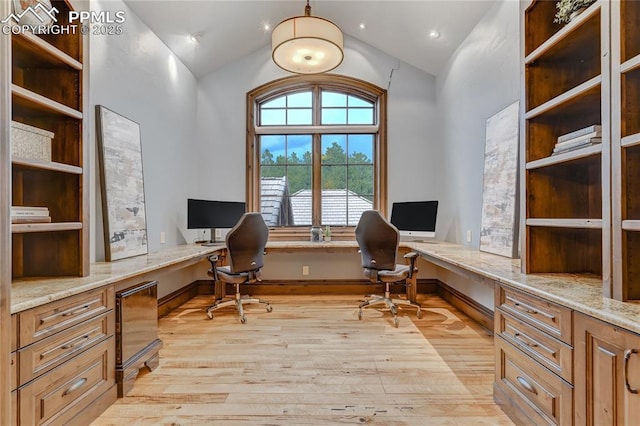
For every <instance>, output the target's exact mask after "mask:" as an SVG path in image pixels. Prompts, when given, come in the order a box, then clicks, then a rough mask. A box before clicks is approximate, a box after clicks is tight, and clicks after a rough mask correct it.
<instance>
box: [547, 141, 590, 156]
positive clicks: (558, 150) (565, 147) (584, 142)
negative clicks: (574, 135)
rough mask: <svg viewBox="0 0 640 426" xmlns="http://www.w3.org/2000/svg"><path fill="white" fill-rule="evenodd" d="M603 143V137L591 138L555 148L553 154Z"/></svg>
mask: <svg viewBox="0 0 640 426" xmlns="http://www.w3.org/2000/svg"><path fill="white" fill-rule="evenodd" d="M601 143H602V138H591V139H588V140H585V141H580V143H578V144H576V145H568V146H564V147H560V148H557V147H556V148H554V149H553V152H552V153H551V155H557V154H564V153H565V152H570V151H576V150H578V149H582V148H586V147H588V146H593V145H600V144H601Z"/></svg>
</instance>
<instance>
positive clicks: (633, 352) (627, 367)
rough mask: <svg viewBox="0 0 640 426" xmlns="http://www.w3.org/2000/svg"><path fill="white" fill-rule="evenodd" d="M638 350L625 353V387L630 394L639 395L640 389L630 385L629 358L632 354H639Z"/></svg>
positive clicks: (628, 350)
mask: <svg viewBox="0 0 640 426" xmlns="http://www.w3.org/2000/svg"><path fill="white" fill-rule="evenodd" d="M637 353H638V350H637V349H627V350H626V351H624V386H625V387H626V388H627V391H629V393H638V388H632V387H631V385H630V384H629V358H631V355H632V354H637Z"/></svg>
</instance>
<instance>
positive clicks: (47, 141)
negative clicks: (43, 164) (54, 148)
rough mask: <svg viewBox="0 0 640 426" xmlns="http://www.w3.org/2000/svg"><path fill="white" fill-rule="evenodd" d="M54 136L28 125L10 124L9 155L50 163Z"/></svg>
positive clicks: (14, 122) (15, 122) (13, 122)
mask: <svg viewBox="0 0 640 426" xmlns="http://www.w3.org/2000/svg"><path fill="white" fill-rule="evenodd" d="M53 137H54V134H53V133H52V132H49V131H47V130H42V129H39V128H37V127H33V126H29V125H28V124H23V123H18V122H17V121H12V122H11V155H12V156H13V157H21V158H29V159H31V160H44V161H51V139H53Z"/></svg>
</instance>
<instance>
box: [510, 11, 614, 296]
mask: <svg viewBox="0 0 640 426" xmlns="http://www.w3.org/2000/svg"><path fill="white" fill-rule="evenodd" d="M555 13H556V7H555V2H546V1H533V2H531V3H530V4H529V5H528V6H526V7H525V8H524V9H523V20H524V30H523V36H524V40H523V46H524V49H523V52H522V63H523V65H524V72H523V76H522V87H523V94H522V99H524V101H525V114H524V116H523V117H522V118H521V120H522V122H521V129H523V131H522V133H521V144H522V152H523V153H524V159H523V162H524V167H523V170H522V173H523V176H522V181H523V182H524V191H525V193H524V196H523V197H522V200H521V202H522V207H521V211H522V212H523V214H524V220H523V225H522V235H523V236H524V245H523V250H522V252H523V253H522V257H523V259H522V269H523V272H526V273H573V274H596V275H598V276H600V277H602V279H603V288H604V287H606V286H607V285H608V284H607V283H608V281H609V279H610V277H609V275H610V274H609V266H608V264H609V261H610V253H609V244H608V241H609V228H610V223H611V216H610V211H609V208H608V205H609V190H608V188H609V185H610V176H609V175H610V168H609V167H610V166H609V158H610V143H611V141H610V130H609V129H610V123H609V120H608V116H609V104H608V102H609V100H608V98H607V97H608V96H609V93H610V64H609V55H608V52H607V51H606V49H607V48H608V45H609V33H608V30H606V31H605V27H606V25H607V23H608V16H609V3H608V2H603V1H597V2H595V3H594V4H592V5H591V6H589V7H588V8H587V9H586V10H585V11H584V12H582V13H581V14H580V15H579V16H578V17H577V18H575V19H573V20H572V21H571V22H570V23H568V24H566V25H560V24H556V23H553V19H554V15H555ZM594 125H599V126H601V127H600V129H601V130H600V131H601V133H602V135H601V136H600V135H599V134H595V135H591V136H589V137H599V138H600V139H597V140H595V141H589V142H591V143H593V144H592V145H587V146H584V147H575V149H574V150H571V151H566V152H559V153H556V154H553V155H552V153H553V152H554V149H555V150H556V151H558V150H559V149H562V148H561V145H557V144H558V143H559V141H558V139H559V138H560V137H565V138H566V140H561V141H560V142H566V141H568V140H569V139H575V138H576V137H579V136H574V137H568V136H569V135H571V134H572V133H574V132H579V131H584V134H587V133H595V130H594V131H593V132H588V131H587V129H588V128H590V127H591V126H594ZM587 139H588V138H586V139H585V141H584V143H585V144H586V143H589V142H587ZM572 142H573V143H579V142H577V141H576V140H573V141H572ZM598 142H599V143H598ZM564 147H565V149H566V148H567V145H564Z"/></svg>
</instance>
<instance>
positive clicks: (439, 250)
mask: <svg viewBox="0 0 640 426" xmlns="http://www.w3.org/2000/svg"><path fill="white" fill-rule="evenodd" d="M406 246H408V247H409V248H411V250H414V251H416V252H418V253H420V255H422V257H423V258H425V259H426V260H427V261H432V262H434V263H436V264H438V265H441V266H443V267H447V266H444V265H443V264H446V265H453V266H456V267H458V268H461V269H464V270H465V271H470V272H473V273H475V274H477V275H480V276H483V277H487V278H489V279H492V280H495V281H497V282H499V283H503V284H507V285H509V286H511V287H513V288H516V289H519V290H522V291H525V292H527V293H530V294H534V295H537V296H541V297H543V298H545V299H547V300H549V301H551V302H555V303H558V304H559V305H562V306H566V307H568V308H571V309H574V310H576V311H579V312H582V313H585V314H587V315H591V316H593V317H595V318H598V319H601V320H603V321H606V322H609V323H611V324H614V325H617V326H620V327H622V328H625V329H627V330H631V331H634V332H636V333H640V304H638V303H630V302H619V301H617V300H613V299H609V298H606V297H602V279H600V278H598V277H596V276H593V277H588V276H585V275H573V274H523V273H522V272H520V260H513V259H508V258H506V257H502V256H497V255H494V254H491V253H484V252H481V251H478V250H475V249H471V248H468V247H464V246H461V245H458V244H450V243H443V242H436V243H406Z"/></svg>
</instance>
